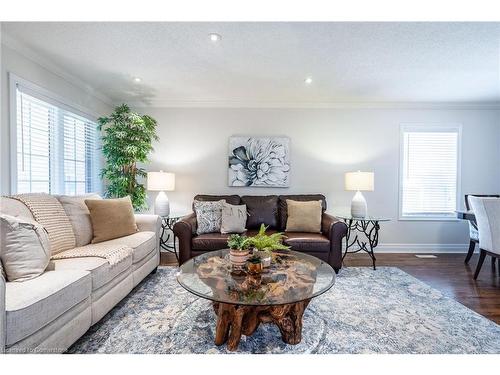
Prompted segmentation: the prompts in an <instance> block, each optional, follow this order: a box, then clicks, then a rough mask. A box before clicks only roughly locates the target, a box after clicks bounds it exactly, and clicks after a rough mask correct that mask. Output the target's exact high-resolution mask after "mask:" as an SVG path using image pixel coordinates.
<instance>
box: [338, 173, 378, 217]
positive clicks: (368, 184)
mask: <svg viewBox="0 0 500 375" xmlns="http://www.w3.org/2000/svg"><path fill="white" fill-rule="evenodd" d="M373 180H374V175H373V172H361V171H357V172H347V173H346V174H345V190H347V191H355V192H356V194H354V197H353V198H352V202H351V215H352V216H353V217H365V216H366V213H367V206H366V200H365V197H364V196H363V194H361V191H373V185H374V183H373Z"/></svg>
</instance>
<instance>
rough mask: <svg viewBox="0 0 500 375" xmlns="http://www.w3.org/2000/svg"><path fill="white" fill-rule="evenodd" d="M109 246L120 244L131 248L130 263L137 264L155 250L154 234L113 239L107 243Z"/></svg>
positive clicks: (145, 233) (144, 233)
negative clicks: (131, 256)
mask: <svg viewBox="0 0 500 375" xmlns="http://www.w3.org/2000/svg"><path fill="white" fill-rule="evenodd" d="M107 243H109V244H120V245H127V246H128V247H131V248H132V250H133V252H132V255H133V258H132V263H137V262H139V261H140V260H142V259H144V258H145V257H146V256H147V255H149V254H150V253H151V252H152V251H155V250H156V246H157V243H156V234H155V232H146V231H145V232H137V233H134V234H131V235H129V236H125V237H120V238H115V239H114V240H109V241H107Z"/></svg>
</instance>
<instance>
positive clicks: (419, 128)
mask: <svg viewBox="0 0 500 375" xmlns="http://www.w3.org/2000/svg"><path fill="white" fill-rule="evenodd" d="M405 132H436V133H439V132H456V133H457V134H458V139H457V143H458V144H457V182H456V186H457V192H456V203H455V207H456V209H457V210H458V209H459V208H460V202H461V196H462V173H461V171H462V124H457V123H451V124H450V123H447V124H443V123H403V124H400V131H399V202H398V212H399V215H398V216H399V220H401V221H458V219H457V218H456V217H452V216H426V215H422V216H404V215H403V178H404V152H405V147H404V146H405V145H404V135H405Z"/></svg>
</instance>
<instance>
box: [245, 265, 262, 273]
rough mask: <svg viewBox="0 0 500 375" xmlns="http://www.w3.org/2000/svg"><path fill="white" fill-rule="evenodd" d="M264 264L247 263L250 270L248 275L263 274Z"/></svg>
mask: <svg viewBox="0 0 500 375" xmlns="http://www.w3.org/2000/svg"><path fill="white" fill-rule="evenodd" d="M262 268H263V267H262V262H260V263H252V262H248V263H247V269H248V273H249V274H251V275H257V274H259V273H261V272H262Z"/></svg>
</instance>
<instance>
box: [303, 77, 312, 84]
mask: <svg viewBox="0 0 500 375" xmlns="http://www.w3.org/2000/svg"><path fill="white" fill-rule="evenodd" d="M312 82H313V79H312V78H311V77H307V78H306V79H305V80H304V83H305V84H306V85H310V84H311V83H312Z"/></svg>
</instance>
